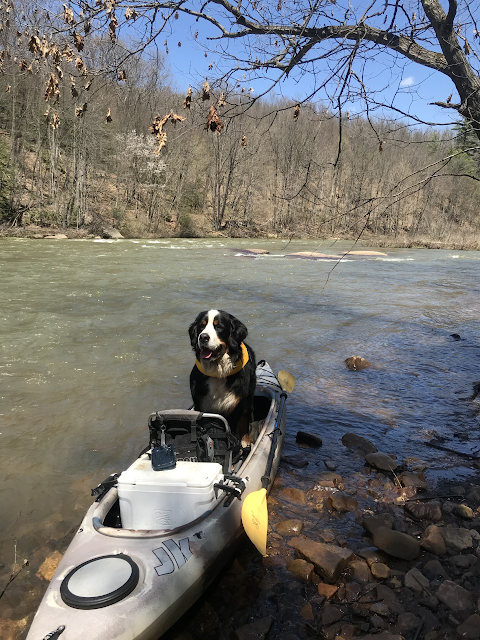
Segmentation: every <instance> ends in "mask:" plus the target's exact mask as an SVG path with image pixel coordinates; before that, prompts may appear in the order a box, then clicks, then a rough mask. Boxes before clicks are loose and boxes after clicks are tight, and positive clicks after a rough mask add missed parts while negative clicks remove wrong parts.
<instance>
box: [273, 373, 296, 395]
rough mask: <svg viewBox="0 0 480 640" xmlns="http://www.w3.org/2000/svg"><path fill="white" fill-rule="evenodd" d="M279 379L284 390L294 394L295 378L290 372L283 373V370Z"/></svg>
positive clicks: (279, 374)
mask: <svg viewBox="0 0 480 640" xmlns="http://www.w3.org/2000/svg"><path fill="white" fill-rule="evenodd" d="M277 379H278V381H279V383H280V386H281V387H282V389H283V390H284V391H286V392H287V393H292V391H293V390H294V389H295V378H294V377H293V376H292V374H291V373H288V371H283V369H282V371H279V372H278V376H277Z"/></svg>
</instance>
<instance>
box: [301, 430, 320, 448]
mask: <svg viewBox="0 0 480 640" xmlns="http://www.w3.org/2000/svg"><path fill="white" fill-rule="evenodd" d="M295 442H296V443H297V444H302V445H305V446H307V447H313V448H314V449H318V448H320V447H321V446H322V444H323V442H322V439H321V438H320V436H317V435H316V434H314V433H309V432H308V431H298V432H297V436H296V438H295Z"/></svg>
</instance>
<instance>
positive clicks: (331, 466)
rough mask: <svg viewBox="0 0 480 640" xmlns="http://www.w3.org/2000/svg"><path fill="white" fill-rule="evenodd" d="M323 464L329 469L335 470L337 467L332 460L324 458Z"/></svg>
mask: <svg viewBox="0 0 480 640" xmlns="http://www.w3.org/2000/svg"><path fill="white" fill-rule="evenodd" d="M323 464H324V465H325V466H326V467H327V469H328V470H329V471H335V470H336V469H337V468H338V464H337V463H336V462H333V460H324V461H323Z"/></svg>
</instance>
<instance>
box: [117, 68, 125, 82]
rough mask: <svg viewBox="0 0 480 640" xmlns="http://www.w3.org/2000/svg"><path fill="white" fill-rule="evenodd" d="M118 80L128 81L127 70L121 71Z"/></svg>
mask: <svg viewBox="0 0 480 640" xmlns="http://www.w3.org/2000/svg"><path fill="white" fill-rule="evenodd" d="M117 78H118V79H119V80H126V79H127V74H126V72H125V69H120V70H119V72H118V76H117Z"/></svg>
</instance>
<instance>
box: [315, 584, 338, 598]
mask: <svg viewBox="0 0 480 640" xmlns="http://www.w3.org/2000/svg"><path fill="white" fill-rule="evenodd" d="M317 588H318V594H319V595H320V596H323V597H324V598H326V599H327V600H329V599H330V598H332V597H333V596H334V595H335V594H336V593H337V591H338V587H336V586H335V585H333V584H326V583H325V582H320V583H319V584H318V585H317Z"/></svg>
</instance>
